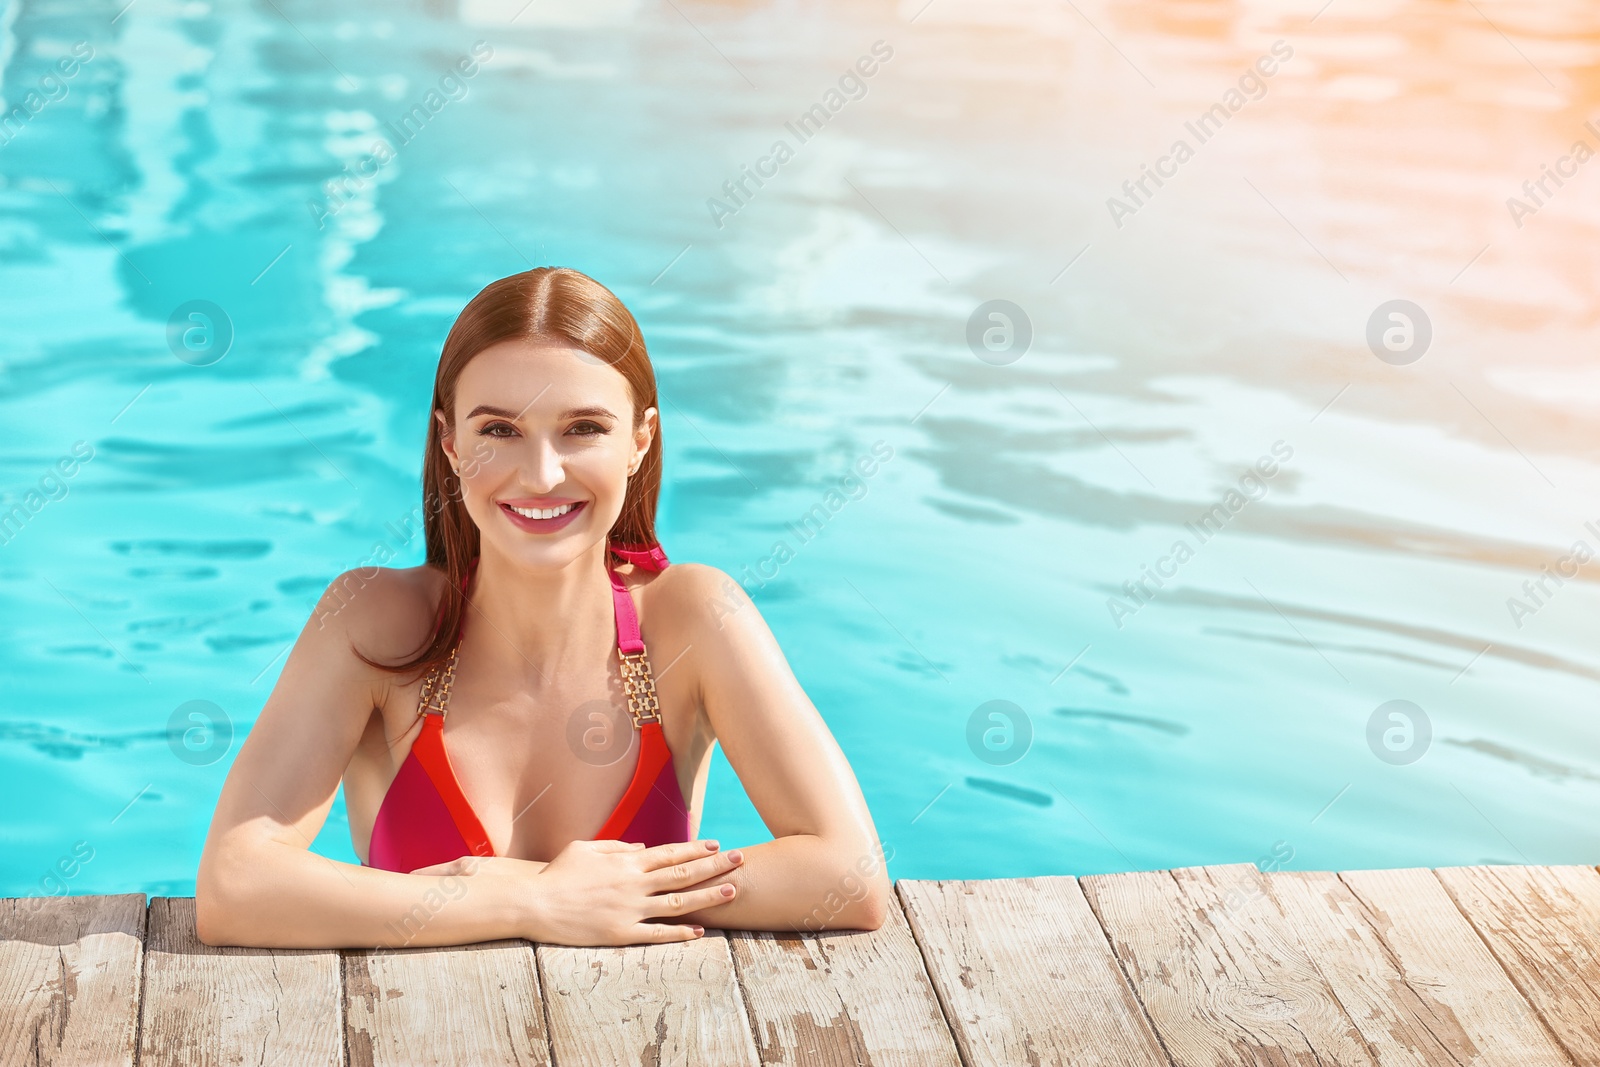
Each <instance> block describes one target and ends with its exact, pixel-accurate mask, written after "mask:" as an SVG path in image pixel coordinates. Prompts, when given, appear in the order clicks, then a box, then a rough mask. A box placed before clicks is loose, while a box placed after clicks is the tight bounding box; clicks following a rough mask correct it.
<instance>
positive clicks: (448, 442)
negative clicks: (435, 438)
mask: <svg viewBox="0 0 1600 1067" xmlns="http://www.w3.org/2000/svg"><path fill="white" fill-rule="evenodd" d="M433 416H434V418H436V419H438V420H439V444H440V445H441V447H443V448H444V454H445V456H447V457H448V458H449V460H450V469H451V470H453V471H455V472H456V473H457V474H460V473H461V458H460V457H459V456H457V455H456V432H455V431H454V430H452V429H451V428H450V424H449V423H447V422H445V421H444V412H442V411H437V410H436V411H434V413H433Z"/></svg>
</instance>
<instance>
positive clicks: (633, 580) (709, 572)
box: [617, 563, 751, 628]
mask: <svg viewBox="0 0 1600 1067" xmlns="http://www.w3.org/2000/svg"><path fill="white" fill-rule="evenodd" d="M617 573H618V574H619V575H621V576H622V578H623V580H624V581H625V582H626V583H627V585H628V587H629V589H630V590H632V591H634V592H636V593H639V594H640V598H641V600H643V599H648V601H649V602H650V605H651V613H652V614H654V615H655V616H656V617H657V618H666V619H670V620H672V622H673V623H675V624H676V625H677V626H687V627H696V628H697V627H699V626H700V625H702V624H705V623H710V624H711V625H712V626H713V627H715V626H717V620H718V619H720V618H721V617H722V616H724V615H727V614H731V613H733V612H735V611H738V610H739V608H740V607H742V606H744V605H747V604H750V603H751V601H750V597H749V595H748V594H746V593H745V591H744V589H743V588H742V587H741V586H740V585H739V583H738V582H736V581H734V580H733V578H732V577H731V576H730V575H728V574H727V573H726V572H724V571H722V570H720V569H719V568H717V567H713V566H711V565H710V564H709V563H672V564H669V565H668V566H667V567H666V568H665V569H663V570H661V571H650V570H646V569H644V568H642V567H636V566H634V565H633V564H627V565H625V566H619V567H618V568H617Z"/></svg>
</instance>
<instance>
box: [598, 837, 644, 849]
mask: <svg viewBox="0 0 1600 1067" xmlns="http://www.w3.org/2000/svg"><path fill="white" fill-rule="evenodd" d="M589 843H590V844H591V845H593V846H594V850H595V851H596V852H638V851H639V850H640V849H642V848H643V847H644V845H643V844H641V843H638V842H634V841H615V840H612V839H611V838H605V839H602V840H598V841H591V842H589Z"/></svg>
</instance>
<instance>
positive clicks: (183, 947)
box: [139, 897, 345, 1067]
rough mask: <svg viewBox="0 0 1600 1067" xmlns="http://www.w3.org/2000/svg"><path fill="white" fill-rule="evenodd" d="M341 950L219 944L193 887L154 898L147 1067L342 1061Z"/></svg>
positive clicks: (147, 967)
mask: <svg viewBox="0 0 1600 1067" xmlns="http://www.w3.org/2000/svg"><path fill="white" fill-rule="evenodd" d="M342 1015H343V1007H342V1004H341V1001H340V989H339V954H338V953H337V952H323V951H317V950H312V949H279V950H267V949H254V948H216V947H213V946H211V945H205V944H201V942H200V940H199V939H198V938H197V937H195V932H194V898H193V897H155V898H153V899H151V901H150V919H149V928H148V932H147V935H146V941H145V959H144V1002H143V1005H142V1012H141V1021H140V1051H139V1064H140V1067H158V1065H166V1064H183V1065H185V1067H210V1065H213V1064H217V1065H228V1067H233V1065H238V1064H265V1063H285V1064H288V1063H293V1064H307V1065H317V1064H331V1065H342V1064H343V1063H344V1058H345V1056H344V1026H343V1022H342Z"/></svg>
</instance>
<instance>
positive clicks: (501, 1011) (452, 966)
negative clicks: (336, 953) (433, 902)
mask: <svg viewBox="0 0 1600 1067" xmlns="http://www.w3.org/2000/svg"><path fill="white" fill-rule="evenodd" d="M342 955H343V958H344V987H345V1004H346V1015H345V1020H346V1021H345V1026H346V1043H347V1045H348V1046H349V1050H350V1064H351V1067H388V1065H394V1067H433V1065H436V1064H437V1065H440V1067H454V1065H456V1064H469V1063H473V1064H475V1063H493V1064H515V1065H516V1067H545V1065H547V1064H549V1062H550V1048H549V1044H548V1042H547V1041H546V1038H545V1028H544V1006H543V1005H542V1004H541V1002H540V999H539V988H538V975H537V974H536V969H535V966H534V958H533V946H532V945H531V944H529V943H528V942H526V941H485V942H482V943H479V944H475V945H466V946H462V947H460V948H417V949H398V950H394V951H346V952H344V953H342Z"/></svg>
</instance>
